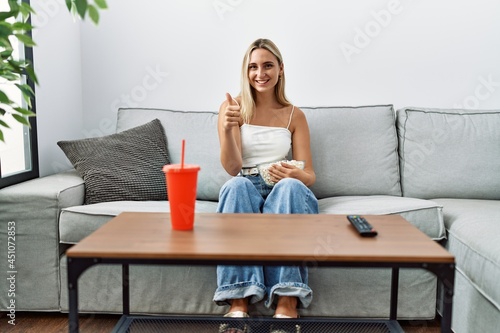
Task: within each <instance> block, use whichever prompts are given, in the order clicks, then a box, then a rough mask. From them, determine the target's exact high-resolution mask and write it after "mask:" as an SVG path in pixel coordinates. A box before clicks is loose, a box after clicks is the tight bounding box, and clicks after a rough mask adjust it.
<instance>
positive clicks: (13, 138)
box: [0, 0, 39, 188]
mask: <svg viewBox="0 0 500 333" xmlns="http://www.w3.org/2000/svg"><path fill="white" fill-rule="evenodd" d="M24 2H28V3H29V1H26V0H24ZM0 11H1V12H5V11H9V5H8V2H7V1H0ZM28 23H30V22H29V21H28ZM12 43H13V46H14V53H13V54H14V55H15V57H16V58H17V59H27V60H29V61H31V62H33V51H32V49H31V48H29V47H25V46H24V44H21V43H19V42H17V41H16V43H14V42H12ZM16 46H17V47H16ZM21 80H22V81H23V82H18V83H27V84H28V85H29V86H30V87H31V89H33V91H35V87H34V83H33V82H32V81H31V80H30V79H29V78H28V77H27V76H23V77H22V79H21ZM0 84H1V85H2V91H3V92H5V93H6V94H7V95H8V96H9V98H10V99H11V100H13V101H14V102H16V104H17V105H19V106H21V107H23V108H27V105H26V102H25V101H24V99H23V97H22V94H21V91H20V90H19V89H17V88H16V87H15V86H14V85H13V84H11V83H10V82H9V84H7V82H2V81H0ZM31 106H32V107H31V111H33V112H36V107H35V101H34V98H32V101H31ZM2 107H4V105H2ZM6 109H7V108H6ZM2 120H3V121H5V122H6V123H7V124H8V125H9V127H10V128H2V131H3V134H4V142H1V141H0V188H2V187H6V186H9V185H12V184H16V183H20V182H23V181H26V180H28V179H32V178H36V177H38V175H39V172H38V149H37V135H36V118H35V117H30V118H29V122H30V125H31V128H29V127H28V126H25V125H22V124H20V123H19V122H17V121H15V120H14V118H12V117H2Z"/></svg>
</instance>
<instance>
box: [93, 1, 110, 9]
mask: <svg viewBox="0 0 500 333" xmlns="http://www.w3.org/2000/svg"><path fill="white" fill-rule="evenodd" d="M94 2H95V4H96V5H97V7H99V8H101V9H107V8H108V4H107V3H106V0H94Z"/></svg>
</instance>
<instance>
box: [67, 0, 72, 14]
mask: <svg viewBox="0 0 500 333" xmlns="http://www.w3.org/2000/svg"><path fill="white" fill-rule="evenodd" d="M72 7H73V1H71V0H66V8H68V11H69V12H71V8H72Z"/></svg>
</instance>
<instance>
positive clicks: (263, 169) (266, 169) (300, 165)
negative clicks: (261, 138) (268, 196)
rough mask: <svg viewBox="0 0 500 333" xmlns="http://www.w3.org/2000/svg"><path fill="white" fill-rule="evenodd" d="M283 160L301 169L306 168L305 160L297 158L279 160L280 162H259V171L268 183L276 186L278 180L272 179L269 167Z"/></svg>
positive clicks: (279, 162)
mask: <svg viewBox="0 0 500 333" xmlns="http://www.w3.org/2000/svg"><path fill="white" fill-rule="evenodd" d="M281 162H285V163H287V164H290V165H293V166H296V167H297V168H299V169H304V165H305V161H296V160H283V161H278V162H272V163H263V164H259V165H258V166H257V168H258V169H259V173H260V175H261V177H262V179H264V182H265V183H266V184H267V185H269V186H274V184H276V182H274V181H273V180H272V178H271V175H270V174H269V168H270V167H271V166H272V165H279V164H281Z"/></svg>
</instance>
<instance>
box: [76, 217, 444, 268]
mask: <svg viewBox="0 0 500 333" xmlns="http://www.w3.org/2000/svg"><path fill="white" fill-rule="evenodd" d="M365 217H366V218H367V219H368V221H369V222H370V223H371V224H372V225H373V226H374V228H375V229H376V230H377V231H378V233H379V234H378V236H377V237H374V238H363V237H360V236H359V235H358V234H357V232H356V230H355V229H354V228H353V227H352V226H351V225H350V223H349V222H348V221H347V218H346V216H345V215H331V214H315V215H301V214H293V215H276V214H217V213H213V214H204V213H197V214H196V215H195V226H194V230H192V231H176V230H172V229H171V227H170V214H169V213H135V212H134V213H132V212H126V213H122V214H120V215H118V216H117V217H115V218H113V219H112V220H111V221H109V222H108V223H106V224H105V225H103V226H102V227H101V228H99V229H98V230H96V231H95V232H94V233H92V234H91V235H89V236H88V237H86V238H84V239H83V240H82V241H80V242H79V243H78V244H77V245H75V246H73V247H72V248H70V249H69V250H68V251H67V256H68V257H70V258H71V257H73V258H107V259H121V258H129V259H174V260H197V261H203V260H206V261H213V260H216V261H217V260H237V261H240V260H243V261H244V260H256V261H267V262H272V261H279V262H284V261H295V262H299V261H300V262H304V261H313V262H321V261H336V262H366V261H369V262H376V263H393V262H408V263H413V262H415V263H420V262H428V263H453V262H454V257H453V256H452V255H451V254H450V253H449V252H447V251H446V250H445V249H444V248H443V247H441V246H440V245H439V244H437V243H436V242H434V241H433V240H431V239H430V238H429V237H427V236H426V235H425V234H424V233H422V232H421V231H420V230H418V229H417V228H416V227H414V226H413V225H411V224H410V223H409V222H407V221H406V220H404V219H403V218H402V217H401V216H399V215H365Z"/></svg>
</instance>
